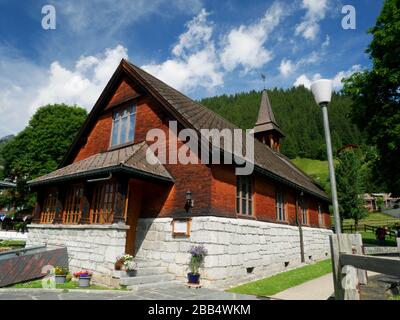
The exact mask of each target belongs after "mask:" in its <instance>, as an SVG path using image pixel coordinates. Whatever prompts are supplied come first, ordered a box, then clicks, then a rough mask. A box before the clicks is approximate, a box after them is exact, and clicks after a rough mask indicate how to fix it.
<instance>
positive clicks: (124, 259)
mask: <svg viewBox="0 0 400 320" xmlns="http://www.w3.org/2000/svg"><path fill="white" fill-rule="evenodd" d="M118 266H120V270H121V269H122V270H125V273H126V275H127V276H128V277H134V276H136V272H137V270H136V268H137V264H136V262H135V261H134V258H133V256H132V255H130V254H124V255H123V256H121V257H118V258H117V262H116V263H115V267H118ZM117 270H118V269H117Z"/></svg>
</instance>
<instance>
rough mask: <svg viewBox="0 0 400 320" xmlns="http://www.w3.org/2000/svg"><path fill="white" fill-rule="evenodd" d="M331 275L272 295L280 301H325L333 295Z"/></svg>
mask: <svg viewBox="0 0 400 320" xmlns="http://www.w3.org/2000/svg"><path fill="white" fill-rule="evenodd" d="M332 277H333V276H332V273H329V274H326V275H324V276H322V277H320V278H317V279H313V280H310V281H307V282H305V283H303V284H300V285H298V286H296V287H292V288H289V289H287V290H284V291H282V292H279V293H277V294H275V295H273V296H272V297H271V298H273V299H281V300H327V299H329V298H330V297H331V296H332V295H333V294H334V288H333V278H332Z"/></svg>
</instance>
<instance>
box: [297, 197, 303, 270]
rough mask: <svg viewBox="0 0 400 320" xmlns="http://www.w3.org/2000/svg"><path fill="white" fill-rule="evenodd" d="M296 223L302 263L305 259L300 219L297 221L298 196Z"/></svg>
mask: <svg viewBox="0 0 400 320" xmlns="http://www.w3.org/2000/svg"><path fill="white" fill-rule="evenodd" d="M302 193H303V192H302ZM300 196H301V195H300ZM296 223H297V226H298V227H299V236H300V256H301V262H302V263H304V262H305V258H304V240H303V228H302V227H301V223H300V219H299V196H298V195H297V196H296Z"/></svg>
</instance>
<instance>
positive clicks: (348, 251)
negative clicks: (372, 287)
mask: <svg viewBox="0 0 400 320" xmlns="http://www.w3.org/2000/svg"><path fill="white" fill-rule="evenodd" d="M330 239H331V256H332V266H333V281H334V288H335V298H336V300H359V299H360V284H367V282H368V278H367V273H366V270H369V271H374V272H379V273H383V274H388V275H392V276H396V277H400V259H398V258H386V257H385V258H384V257H375V256H366V255H364V248H363V245H362V238H361V235H360V234H344V233H343V234H339V235H337V234H334V235H332V236H331V238H330ZM397 246H398V249H399V253H400V239H397Z"/></svg>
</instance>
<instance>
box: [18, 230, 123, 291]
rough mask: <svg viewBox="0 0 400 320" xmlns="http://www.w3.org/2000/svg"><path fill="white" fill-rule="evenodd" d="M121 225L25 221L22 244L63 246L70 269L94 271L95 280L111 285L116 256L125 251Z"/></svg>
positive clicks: (72, 270) (73, 270) (112, 283)
mask: <svg viewBox="0 0 400 320" xmlns="http://www.w3.org/2000/svg"><path fill="white" fill-rule="evenodd" d="M128 228H129V227H127V226H125V225H117V224H113V225H52V224H50V225H44V224H32V225H29V233H28V239H27V244H26V246H27V247H28V246H29V247H30V246H36V245H42V244H45V245H47V246H65V247H67V250H68V258H69V267H70V271H71V272H75V271H77V270H80V269H89V270H91V271H94V278H93V280H95V282H98V283H102V284H106V285H114V282H115V281H113V280H112V274H113V270H114V263H115V260H116V257H117V256H119V255H122V254H124V253H125V241H126V230H127V229H128Z"/></svg>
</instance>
